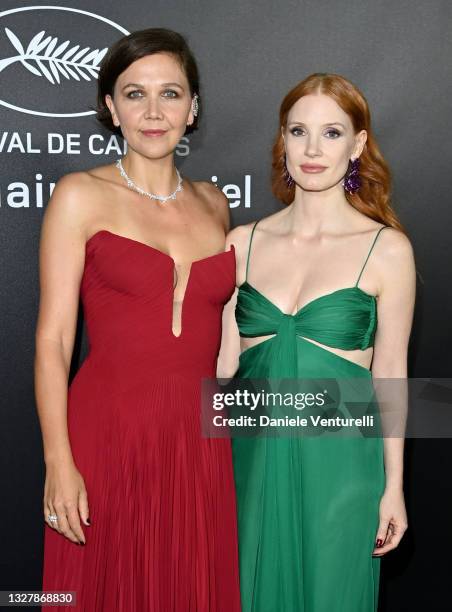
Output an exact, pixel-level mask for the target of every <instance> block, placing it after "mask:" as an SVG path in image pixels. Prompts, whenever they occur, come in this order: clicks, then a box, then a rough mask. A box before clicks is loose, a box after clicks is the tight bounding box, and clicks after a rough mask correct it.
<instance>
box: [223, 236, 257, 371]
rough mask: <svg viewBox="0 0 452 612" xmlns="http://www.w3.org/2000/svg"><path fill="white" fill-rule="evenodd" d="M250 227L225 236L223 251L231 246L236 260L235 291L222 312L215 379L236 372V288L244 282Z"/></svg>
mask: <svg viewBox="0 0 452 612" xmlns="http://www.w3.org/2000/svg"><path fill="white" fill-rule="evenodd" d="M249 233H250V226H246V225H240V226H239V227H236V228H234V229H233V230H231V231H230V232H229V234H228V235H227V236H226V246H225V250H226V251H229V249H230V248H231V246H232V245H234V249H235V260H236V289H235V291H234V293H233V295H232V296H231V299H230V300H229V302H228V303H227V304H226V305H225V307H224V310H223V323H222V335H221V347H220V352H219V355H218V362H217V377H218V378H232V377H233V376H234V374H235V373H236V372H237V369H238V366H239V355H240V336H239V330H238V327H237V323H236V320H235V306H236V303H237V293H238V287H240V285H241V284H242V283H243V281H244V280H245V266H246V261H245V260H246V254H247V252H248V251H247V249H248V240H249Z"/></svg>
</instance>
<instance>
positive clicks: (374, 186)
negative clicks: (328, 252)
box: [272, 72, 405, 232]
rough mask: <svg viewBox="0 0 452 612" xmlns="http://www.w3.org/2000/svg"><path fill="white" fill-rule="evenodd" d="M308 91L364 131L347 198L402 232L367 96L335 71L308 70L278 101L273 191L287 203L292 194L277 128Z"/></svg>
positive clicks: (389, 178)
mask: <svg viewBox="0 0 452 612" xmlns="http://www.w3.org/2000/svg"><path fill="white" fill-rule="evenodd" d="M308 94H325V95H327V96H329V97H330V98H332V99H333V100H334V101H335V102H336V103H337V104H338V105H339V106H340V107H341V108H342V110H343V111H344V112H346V113H347V115H348V116H349V117H350V119H351V122H352V125H353V129H354V130H355V133H358V132H360V131H361V130H366V131H367V141H366V144H365V145H364V149H363V152H362V153H361V155H360V158H359V161H360V169H359V174H360V177H361V182H362V186H361V188H360V189H359V191H357V192H356V193H354V194H350V193H348V192H346V191H344V193H345V197H346V198H347V200H348V202H349V203H350V204H351V205H352V206H353V207H354V208H356V209H357V210H359V211H360V212H362V213H363V214H365V215H367V216H368V217H370V218H371V219H374V220H375V221H379V222H380V223H384V224H385V225H390V226H391V227H394V228H396V229H398V230H400V231H402V232H405V230H404V228H403V227H402V224H401V223H400V221H399V219H398V217H397V215H396V213H395V211H394V210H393V208H392V205H391V201H390V193H391V173H390V170H389V167H388V164H387V163H386V161H385V159H384V157H383V155H382V154H381V152H380V149H379V148H378V145H377V142H376V140H375V137H374V135H373V132H372V129H371V122H370V111H369V105H368V103H367V100H366V98H365V97H364V96H363V94H362V93H361V92H360V91H359V89H358V88H357V87H356V86H355V85H353V83H351V82H350V81H348V80H347V79H345V78H344V77H342V76H340V75H338V74H327V73H323V72H317V73H314V74H311V75H310V76H308V77H307V78H306V79H304V80H303V81H301V83H298V85H296V86H295V87H294V88H293V89H291V90H290V91H289V93H288V94H287V95H286V96H285V98H284V100H283V101H282V103H281V107H280V111H279V129H278V133H277V136H276V139H275V142H274V145H273V159H272V169H273V171H272V191H273V193H274V195H275V196H276V197H277V198H278V200H281V201H282V202H284V203H285V204H290V203H291V202H292V201H293V199H294V197H295V185H293V186H292V187H288V186H287V183H286V179H285V177H284V162H285V151H284V141H283V137H282V134H281V128H283V129H285V127H286V125H287V117H288V114H289V111H290V109H291V108H292V106H293V105H294V104H295V103H296V102H297V101H298V100H299V99H300V98H302V97H303V96H306V95H308Z"/></svg>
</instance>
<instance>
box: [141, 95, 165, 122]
mask: <svg viewBox="0 0 452 612" xmlns="http://www.w3.org/2000/svg"><path fill="white" fill-rule="evenodd" d="M162 118H163V114H162V109H161V107H160V98H159V96H149V97H148V103H147V106H146V113H145V119H162Z"/></svg>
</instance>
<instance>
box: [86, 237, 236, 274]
mask: <svg viewBox="0 0 452 612" xmlns="http://www.w3.org/2000/svg"><path fill="white" fill-rule="evenodd" d="M99 234H110V235H111V236H114V237H116V238H121V239H123V240H127V241H129V242H133V243H134V244H138V245H140V246H142V247H144V248H145V249H150V250H151V251H154V252H156V253H159V254H160V255H163V257H166V258H168V259H169V260H170V261H171V262H172V263H173V265H174V266H175V267H176V261H175V260H174V258H173V257H171V255H170V254H169V253H166V252H165V251H161V250H160V249H158V248H157V247H154V246H152V245H151V244H147V243H146V242H141V240H135V238H129V236H123V235H122V234H117V233H116V232H111V231H110V230H107V229H101V230H98V231H97V232H95V233H94V234H93V235H92V236H91V237H90V238H88V240H87V241H86V243H85V245H88V244H89V243H90V242H91V241H92V240H93V239H94V238H96V237H97V236H98V235H99ZM234 250H235V248H234V245H233V244H231V248H230V249H229V250H228V251H220V252H219V253H214V254H213V255H208V256H207V257H201V258H200V259H194V260H193V261H192V262H191V263H190V267H191V266H192V265H193V264H196V263H199V262H202V261H207V260H208V259H212V258H213V257H218V256H220V255H227V254H228V253H231V252H234ZM177 265H178V264H177Z"/></svg>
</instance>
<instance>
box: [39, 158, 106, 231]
mask: <svg viewBox="0 0 452 612" xmlns="http://www.w3.org/2000/svg"><path fill="white" fill-rule="evenodd" d="M100 168H108V166H104V167H100ZM100 168H94V169H88V170H80V171H76V172H69V173H67V174H64V175H63V176H62V177H61V178H60V179H58V181H57V182H56V184H55V187H54V188H53V191H52V195H51V197H50V200H49V202H48V204H47V206H46V211H45V219H46V220H49V219H52V220H54V221H55V222H56V223H57V224H58V223H69V222H70V223H72V224H73V225H78V226H79V228H80V231H84V230H85V229H89V227H90V225H91V224H92V223H93V220H94V219H95V218H96V214H98V213H99V212H100V210H101V207H102V203H103V202H104V201H105V181H106V180H108V179H107V176H108V175H107V173H105V172H104V173H102V171H100V172H99V170H100Z"/></svg>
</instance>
